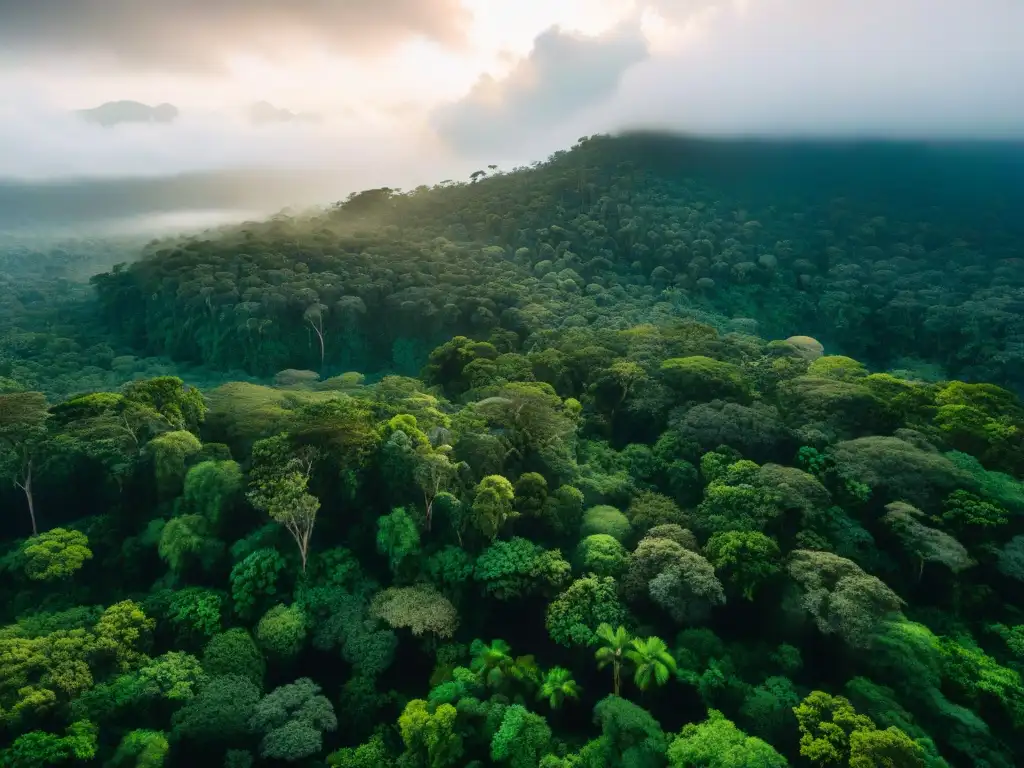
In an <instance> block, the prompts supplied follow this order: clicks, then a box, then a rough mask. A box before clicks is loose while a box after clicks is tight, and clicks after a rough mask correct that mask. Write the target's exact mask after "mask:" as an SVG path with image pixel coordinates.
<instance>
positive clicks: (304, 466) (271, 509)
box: [248, 434, 320, 573]
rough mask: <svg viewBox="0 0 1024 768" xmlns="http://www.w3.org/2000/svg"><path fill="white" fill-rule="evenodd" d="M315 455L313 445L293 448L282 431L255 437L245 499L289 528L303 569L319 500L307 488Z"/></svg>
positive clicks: (303, 570) (303, 569) (318, 508)
mask: <svg viewBox="0 0 1024 768" xmlns="http://www.w3.org/2000/svg"><path fill="white" fill-rule="evenodd" d="M316 459H317V451H316V450H315V449H312V448H308V447H307V448H301V449H294V448H292V446H291V444H290V443H289V441H288V436H287V435H285V434H281V435H277V436H276V437H269V438H267V439H265V440H258V441H256V443H254V444H253V447H252V469H251V470H250V472H249V478H250V480H249V485H250V488H251V489H252V490H250V491H249V493H248V499H249V501H250V502H251V503H252V505H253V506H254V507H256V508H257V509H259V510H262V511H264V512H266V513H267V514H268V515H270V517H271V519H273V520H274V521H275V522H277V523H280V524H281V525H283V526H284V527H285V528H286V529H288V533H290V534H291V535H292V538H294V539H295V544H296V545H297V546H298V548H299V555H300V556H301V557H302V572H303V573H305V572H306V561H307V560H308V558H309V544H310V540H311V539H312V537H313V527H314V526H315V525H316V513H317V512H318V511H319V510H320V500H319V499H317V498H316V496H313V495H312V494H310V493H308V492H307V488H308V486H309V477H310V475H311V474H312V472H313V465H314V463H315V462H316Z"/></svg>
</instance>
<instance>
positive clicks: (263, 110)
mask: <svg viewBox="0 0 1024 768" xmlns="http://www.w3.org/2000/svg"><path fill="white" fill-rule="evenodd" d="M319 119H320V116H319V115H312V114H308V113H303V112H292V111H291V110H290V109H284V108H283V107H275V106H274V105H273V104H271V103H270V102H269V101H257V102H256V103H255V104H253V105H252V106H251V107H250V108H249V120H251V121H252V122H253V123H254V124H256V125H266V124H268V123H297V122H316V121H318V120H319Z"/></svg>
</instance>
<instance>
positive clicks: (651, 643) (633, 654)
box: [626, 637, 676, 691]
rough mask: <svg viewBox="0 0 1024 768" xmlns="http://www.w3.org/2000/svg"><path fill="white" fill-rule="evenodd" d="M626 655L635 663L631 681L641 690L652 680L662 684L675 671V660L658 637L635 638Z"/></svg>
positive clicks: (648, 685)
mask: <svg viewBox="0 0 1024 768" xmlns="http://www.w3.org/2000/svg"><path fill="white" fill-rule="evenodd" d="M626 657H627V658H628V659H629V660H630V661H632V662H633V663H634V664H635V665H636V671H635V672H634V673H633V681H634V682H635V683H636V687H637V688H639V689H640V690H641V691H646V690H647V689H648V688H650V687H651V683H652V682H654V683H656V684H657V685H664V684H665V683H667V682H668V680H669V678H670V677H671V676H672V674H673V673H674V672H675V671H676V660H675V659H673V658H672V654H671V653H669V652H668V647H667V646H666V645H665V641H664V640H662V639H661V638H660V637H647V638H643V639H641V638H636V639H635V640H633V642H632V644H631V647H630V649H629V650H628V651H626Z"/></svg>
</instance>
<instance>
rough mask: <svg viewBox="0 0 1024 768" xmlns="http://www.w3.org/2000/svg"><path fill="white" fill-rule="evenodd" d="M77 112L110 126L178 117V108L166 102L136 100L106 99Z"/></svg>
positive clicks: (170, 121) (165, 121)
mask: <svg viewBox="0 0 1024 768" xmlns="http://www.w3.org/2000/svg"><path fill="white" fill-rule="evenodd" d="M78 114H79V115H80V116H81V117H82V118H84V119H85V120H88V121H89V122H91V123H99V124H100V125H102V126H104V127H105V128H110V127H112V126H115V125H120V124H121V123H172V122H174V120H175V119H176V118H177V117H178V108H177V107H176V106H174V105H173V104H166V103H164V104H158V105H157V106H155V107H151V106H149V105H148V104H142V103H141V102H138V101H108V102H107V103H105V104H101V105H100V106H98V107H94V108H93V109H80V110H78Z"/></svg>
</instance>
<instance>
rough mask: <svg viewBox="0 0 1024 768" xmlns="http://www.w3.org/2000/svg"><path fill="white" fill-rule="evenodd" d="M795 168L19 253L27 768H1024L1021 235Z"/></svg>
mask: <svg viewBox="0 0 1024 768" xmlns="http://www.w3.org/2000/svg"><path fill="white" fill-rule="evenodd" d="M698 150H699V151H698ZM792 151H793V150H792V149H791V148H778V147H776V148H772V147H758V146H743V145H740V146H732V147H731V148H726V147H724V146H718V145H712V146H703V147H702V146H700V145H694V144H693V143H692V142H680V141H678V140H675V142H674V143H673V142H672V141H668V140H666V139H662V138H657V137H632V138H629V137H627V138H619V139H612V138H608V137H592V138H589V139H586V140H582V141H581V143H580V144H579V145H577V146H576V147H574V148H573V149H572V150H571V151H568V152H564V153H557V154H556V155H555V156H553V157H552V158H551V159H550V160H549V161H548V162H547V163H543V164H538V165H537V166H535V167H531V168H526V169H517V170H515V171H512V172H508V173H497V172H492V173H483V172H481V173H480V174H477V175H475V176H474V180H473V181H471V182H467V183H454V182H446V183H442V184H440V185H438V186H436V187H433V188H430V189H427V188H422V189H419V190H414V191H412V192H410V193H402V192H399V191H397V190H390V189H382V190H369V191H367V192H363V193H360V194H357V195H353V196H351V197H350V198H349V199H348V200H346V201H345V202H343V203H339V204H338V205H336V206H334V207H333V208H331V209H330V210H327V211H324V212H322V213H318V214H316V215H313V216H309V217H292V216H286V215H280V216H277V217H274V218H273V219H271V220H268V221H266V222H260V223H246V224H243V225H240V226H239V227H236V228H229V229H225V230H223V231H219V232H210V233H206V234H204V235H201V236H196V237H189V238H167V239H164V240H160V241H154V242H151V243H149V244H147V245H146V246H145V247H144V248H142V249H141V256H139V257H138V258H136V255H138V253H137V252H136V251H135V250H133V248H134V246H131V247H129V246H123V247H122V249H120V250H116V251H115V250H111V249H112V246H106V245H104V244H103V243H100V242H96V243H77V244H71V245H66V246H64V247H63V248H62V249H60V250H53V249H52V248H51V247H50V246H46V247H45V248H43V247H42V246H38V247H36V246H25V245H5V246H4V247H5V250H4V251H3V258H4V259H5V262H4V263H5V265H6V268H5V272H6V277H5V278H4V279H5V281H6V282H4V283H2V284H0V290H2V294H0V295H2V296H3V301H2V302H0V319H2V320H3V321H4V329H3V330H2V331H0V480H3V484H2V486H0V507H2V509H3V510H4V511H5V513H6V514H5V516H4V520H3V521H2V525H3V534H4V538H3V540H2V542H0V573H2V577H0V622H2V626H0V766H12V767H14V766H17V767H18V768H35V767H36V766H53V765H57V766H59V765H99V766H111V767H112V768H121V767H125V768H127V767H129V766H138V767H139V768H143V767H145V768H159V766H167V767H168V768H171V767H172V766H182V767H186V766H217V767H219V766H224V768H252V767H254V766H276V765H286V764H287V765H296V766H310V767H312V766H319V767H320V768H323V766H331V767H333V768H371V767H373V768H377V767H381V768H387V767H388V766H393V767H394V768H449V767H450V768H462V767H463V766H485V765H495V766H509V767H510V768H528V767H529V768H535V767H540V768H599V767H600V768H606V767H607V768H619V767H621V768H648V767H650V768H775V767H776V766H787V765H793V766H816V767H822V768H824V767H826V766H828V767H831V766H836V767H838V768H844V767H849V768H875V767H876V766H877V767H878V768H890V767H891V768H941V767H943V766H954V767H958V766H978V767H979V768H1013V766H1016V765H1019V764H1020V763H1021V755H1024V682H1022V678H1021V674H1022V672H1024V613H1022V610H1021V604H1020V602H1019V595H1020V594H1021V589H1022V584H1021V582H1024V482H1021V478H1022V477H1024V404H1022V402H1021V400H1020V399H1019V396H1018V391H1019V389H1020V381H1021V378H1020V377H1021V370H1022V369H1021V365H1022V363H1024V344H1022V342H1024V320H1022V314H1021V310H1022V308H1024V307H1022V306H1020V302H1021V295H1022V292H1021V288H1022V286H1024V268H1022V265H1024V262H1021V261H1020V258H1021V257H1020V243H1021V238H1020V233H1019V232H1018V231H1015V229H1014V227H1019V224H1016V225H1015V224H1012V223H1011V221H1012V219H1011V215H1010V214H1011V213H1012V212H1013V206H1012V205H1011V204H1010V201H1009V198H1007V197H1002V196H1000V195H1001V194H1002V192H1003V191H1004V190H1002V188H1001V187H999V184H998V183H996V182H994V181H990V182H988V183H987V184H986V190H987V192H988V194H989V197H987V198H986V199H985V201H984V203H983V204H982V202H979V201H975V202H974V203H971V202H970V201H969V200H968V198H970V197H971V195H973V194H974V192H975V191H976V187H975V186H972V184H980V183H981V182H980V181H979V180H974V181H973V182H972V180H971V178H969V177H968V176H964V177H963V178H964V185H963V189H962V190H961V191H960V192H961V195H962V196H963V198H964V199H962V200H961V199H959V198H957V200H956V201H952V202H951V201H945V207H943V206H942V205H940V203H943V201H942V200H938V199H934V198H933V197H929V194H930V193H929V192H928V190H923V191H922V192H921V193H920V195H908V194H906V190H904V189H897V188H893V189H891V190H890V195H889V196H888V197H886V196H882V195H880V194H878V195H875V196H874V197H871V196H867V195H866V194H864V189H865V188H867V187H868V186H870V184H869V183H868V182H869V179H867V178H866V177H865V178H862V177H861V176H860V175H858V172H857V171H856V169H859V168H863V167H864V163H863V162H862V160H863V157H862V156H860V155H857V156H856V157H851V156H849V155H847V154H844V153H842V152H840V151H839V150H838V149H836V148H830V147H825V148H817V149H808V150H805V151H806V152H809V153H811V154H810V157H809V158H808V157H802V162H804V163H807V162H809V160H811V159H813V160H815V161H816V162H817V163H818V165H817V166H816V167H817V168H819V171H818V172H817V173H816V174H806V175H805V176H803V177H802V176H801V175H800V173H798V171H799V170H800V169H801V168H805V167H806V165H801V164H799V163H796V161H795V160H794V159H793V157H792V156H791V153H792ZM864 151H867V150H864ZM891 151H892V150H890V149H886V148H875V149H873V150H870V152H874V153H876V154H875V155H870V152H869V155H870V156H871V157H875V158H876V159H878V158H885V157H887V156H888V155H887V153H889V152H891ZM854 154H856V153H854ZM837 158H842V163H846V165H842V164H841V163H840V160H839V159H837ZM913 158H917V160H920V162H917V160H915V163H916V164H915V163H909V165H912V166H913V167H912V168H910V169H909V170H908V171H907V174H908V175H907V177H906V178H907V179H910V180H912V181H914V182H915V183H917V182H919V181H921V179H923V178H930V176H929V175H930V174H934V173H936V171H935V170H934V168H933V166H932V165H930V164H929V163H931V162H932V161H930V160H929V161H928V162H924V161H923V160H921V159H920V158H919V157H918V156H917V155H913ZM904 159H906V158H904ZM944 162H945V163H947V165H946V166H944V167H947V168H949V167H952V168H959V169H960V170H962V168H961V167H960V166H958V165H957V163H958V162H960V161H958V160H957V157H956V156H953V157H951V158H946V159H945V160H944ZM829 163H832V165H831V166H830V165H829ZM823 164H824V165H823ZM736 167H740V168H749V169H750V174H751V177H752V179H751V180H749V181H747V182H744V183H740V182H739V181H738V180H736V179H734V178H733V174H734V173H735V172H736V171H735V168H736ZM821 168H825V169H826V170H828V169H831V170H829V172H828V173H826V172H825V171H823V170H820V169H821ZM842 168H845V169H846V170H845V171H844V172H843V173H842V174H839V173H838V169H842ZM864 173H865V174H867V172H864ZM867 175H868V176H869V175H870V174H867ZM781 177H785V178H786V179H787V180H788V181H787V184H788V185H787V186H783V185H781V183H780V182H779V178H781ZM906 183H907V184H909V183H910V181H906ZM876 184H877V182H876ZM843 185H845V187H843ZM840 188H843V189H845V190H846V192H845V193H843V194H841V193H840ZM876 191H877V190H876ZM936 194H937V193H936ZM954 202H955V205H954ZM972 205H973V207H972ZM1017 211H1018V212H1019V208H1018V209H1017ZM133 254H134V255H133ZM44 257H45V258H44ZM132 259H135V260H132ZM115 265H116V266H115ZM102 270H107V271H102ZM94 272H99V274H97V275H96V276H95V277H93V278H92V286H87V285H83V283H82V278H83V277H85V276H86V274H89V273H94ZM808 334H809V335H808Z"/></svg>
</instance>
